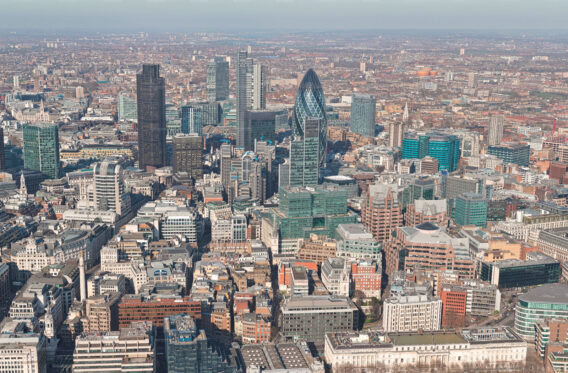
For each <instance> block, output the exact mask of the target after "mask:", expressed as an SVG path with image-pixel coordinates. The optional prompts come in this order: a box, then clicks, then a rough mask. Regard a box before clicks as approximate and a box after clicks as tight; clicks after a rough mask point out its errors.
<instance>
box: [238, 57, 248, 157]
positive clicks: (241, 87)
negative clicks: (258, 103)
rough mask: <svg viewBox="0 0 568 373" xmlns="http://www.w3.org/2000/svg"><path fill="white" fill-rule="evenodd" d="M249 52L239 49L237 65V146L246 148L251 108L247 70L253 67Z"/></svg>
mask: <svg viewBox="0 0 568 373" xmlns="http://www.w3.org/2000/svg"><path fill="white" fill-rule="evenodd" d="M247 57H248V56H247V52H245V51H241V50H239V51H237V61H236V65H235V70H236V71H235V73H236V78H237V87H236V90H237V92H236V93H237V105H236V113H237V146H238V147H240V148H245V143H246V138H247V136H246V135H247V134H246V111H247V109H249V105H248V102H247V98H248V97H250V93H249V94H247V90H249V91H250V89H248V87H249V85H248V84H247V80H248V79H247V75H248V74H247V72H248V71H250V70H251V68H252V59H249V58H247Z"/></svg>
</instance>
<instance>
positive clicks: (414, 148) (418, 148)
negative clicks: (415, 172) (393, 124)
mask: <svg viewBox="0 0 568 373" xmlns="http://www.w3.org/2000/svg"><path fill="white" fill-rule="evenodd" d="M426 155H428V136H425V135H419V134H416V133H407V134H405V136H404V138H403V139H402V158H403V159H416V158H418V159H422V158H424V157H425V156H426Z"/></svg>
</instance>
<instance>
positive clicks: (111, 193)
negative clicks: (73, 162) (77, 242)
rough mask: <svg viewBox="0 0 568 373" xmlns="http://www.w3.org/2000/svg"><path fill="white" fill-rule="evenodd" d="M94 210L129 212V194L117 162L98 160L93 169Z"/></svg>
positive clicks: (121, 214) (123, 213) (120, 167)
mask: <svg viewBox="0 0 568 373" xmlns="http://www.w3.org/2000/svg"><path fill="white" fill-rule="evenodd" d="M93 198H94V203H95V210H98V211H114V212H116V213H117V214H118V215H120V216H127V215H128V214H129V213H130V196H129V195H128V194H127V193H126V190H125V188H124V181H123V176H122V166H121V165H120V164H119V163H117V162H106V161H105V162H99V163H96V164H95V167H94V170H93Z"/></svg>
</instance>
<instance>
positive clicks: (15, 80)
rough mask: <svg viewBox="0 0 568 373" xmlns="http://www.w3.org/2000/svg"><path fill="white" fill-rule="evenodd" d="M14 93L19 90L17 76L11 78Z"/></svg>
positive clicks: (18, 78)
mask: <svg viewBox="0 0 568 373" xmlns="http://www.w3.org/2000/svg"><path fill="white" fill-rule="evenodd" d="M12 81H13V87H14V91H15V90H18V89H20V77H19V76H18V75H14V77H13V78H12Z"/></svg>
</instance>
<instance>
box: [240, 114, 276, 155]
mask: <svg viewBox="0 0 568 373" xmlns="http://www.w3.org/2000/svg"><path fill="white" fill-rule="evenodd" d="M275 131H276V112H275V111H269V110H246V111H245V131H244V132H245V139H244V140H245V141H244V143H243V145H242V147H243V148H244V149H245V150H253V149H254V143H255V141H271V142H274V141H275V139H276V137H275V135H276V133H275Z"/></svg>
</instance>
